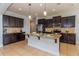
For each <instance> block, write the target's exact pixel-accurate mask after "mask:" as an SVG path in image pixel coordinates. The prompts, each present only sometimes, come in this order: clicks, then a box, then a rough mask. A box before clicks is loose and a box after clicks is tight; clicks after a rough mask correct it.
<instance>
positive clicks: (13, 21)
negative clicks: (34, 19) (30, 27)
mask: <svg viewBox="0 0 79 59" xmlns="http://www.w3.org/2000/svg"><path fill="white" fill-rule="evenodd" d="M23 21H24V20H23V19H21V18H16V17H12V16H7V15H4V16H3V26H4V27H23Z"/></svg>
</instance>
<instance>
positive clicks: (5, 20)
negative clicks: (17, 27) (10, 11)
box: [3, 15, 10, 27]
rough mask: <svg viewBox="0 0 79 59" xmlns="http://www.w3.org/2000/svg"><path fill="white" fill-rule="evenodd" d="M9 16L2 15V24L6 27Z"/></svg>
mask: <svg viewBox="0 0 79 59" xmlns="http://www.w3.org/2000/svg"><path fill="white" fill-rule="evenodd" d="M9 19H10V17H9V16H6V15H3V26H4V27H8V26H9Z"/></svg>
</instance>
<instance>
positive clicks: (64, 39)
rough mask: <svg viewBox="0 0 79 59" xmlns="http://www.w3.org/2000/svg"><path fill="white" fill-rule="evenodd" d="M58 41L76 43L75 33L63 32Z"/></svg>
mask: <svg viewBox="0 0 79 59" xmlns="http://www.w3.org/2000/svg"><path fill="white" fill-rule="evenodd" d="M60 42H64V43H69V44H75V43H76V34H70V33H63V34H62V37H61V38H60Z"/></svg>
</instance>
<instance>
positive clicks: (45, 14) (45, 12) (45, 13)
mask: <svg viewBox="0 0 79 59" xmlns="http://www.w3.org/2000/svg"><path fill="white" fill-rule="evenodd" d="M43 14H44V16H47V11H46V3H45V7H44V12H43Z"/></svg>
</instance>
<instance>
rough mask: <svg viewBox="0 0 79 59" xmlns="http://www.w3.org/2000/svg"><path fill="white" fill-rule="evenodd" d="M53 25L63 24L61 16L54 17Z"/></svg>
mask: <svg viewBox="0 0 79 59" xmlns="http://www.w3.org/2000/svg"><path fill="white" fill-rule="evenodd" d="M53 23H61V16H55V17H53Z"/></svg>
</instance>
